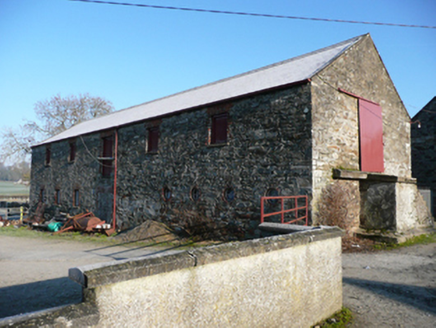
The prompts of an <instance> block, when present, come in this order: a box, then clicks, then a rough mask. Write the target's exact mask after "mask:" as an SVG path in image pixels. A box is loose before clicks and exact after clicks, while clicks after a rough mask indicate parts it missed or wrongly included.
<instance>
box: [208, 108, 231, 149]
mask: <svg viewBox="0 0 436 328" xmlns="http://www.w3.org/2000/svg"><path fill="white" fill-rule="evenodd" d="M227 121H228V114H227V113H222V114H217V115H214V116H212V127H211V139H210V143H211V144H224V143H227V125H228V122H227Z"/></svg>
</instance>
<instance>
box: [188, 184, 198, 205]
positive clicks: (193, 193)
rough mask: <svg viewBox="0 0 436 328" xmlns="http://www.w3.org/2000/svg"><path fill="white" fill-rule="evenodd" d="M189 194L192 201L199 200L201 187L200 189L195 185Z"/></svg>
mask: <svg viewBox="0 0 436 328" xmlns="http://www.w3.org/2000/svg"><path fill="white" fill-rule="evenodd" d="M189 196H190V198H191V200H192V201H194V202H198V200H199V199H200V189H198V188H197V187H193V188H192V189H191V192H190V194H189Z"/></svg>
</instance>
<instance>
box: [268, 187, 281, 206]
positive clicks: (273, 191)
mask: <svg viewBox="0 0 436 328" xmlns="http://www.w3.org/2000/svg"><path fill="white" fill-rule="evenodd" d="M278 195H279V191H278V190H277V189H276V188H268V190H267V191H266V193H265V196H267V197H277V196H278ZM267 202H268V204H270V205H275V204H277V203H278V202H279V200H278V199H268V200H267Z"/></svg>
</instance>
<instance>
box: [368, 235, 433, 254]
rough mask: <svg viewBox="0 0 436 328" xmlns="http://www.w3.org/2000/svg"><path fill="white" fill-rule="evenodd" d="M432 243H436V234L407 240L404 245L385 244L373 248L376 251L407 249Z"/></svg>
mask: <svg viewBox="0 0 436 328" xmlns="http://www.w3.org/2000/svg"><path fill="white" fill-rule="evenodd" d="M432 243H436V232H435V233H431V234H424V235H420V236H416V237H412V238H409V239H407V240H406V241H405V242H404V243H400V244H385V243H382V244H377V245H374V248H375V249H378V250H392V249H397V248H401V247H408V246H413V245H426V244H432Z"/></svg>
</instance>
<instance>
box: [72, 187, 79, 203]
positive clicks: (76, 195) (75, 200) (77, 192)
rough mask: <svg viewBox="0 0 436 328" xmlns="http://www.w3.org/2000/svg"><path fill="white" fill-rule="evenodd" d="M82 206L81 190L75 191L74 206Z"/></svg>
mask: <svg viewBox="0 0 436 328" xmlns="http://www.w3.org/2000/svg"><path fill="white" fill-rule="evenodd" d="M79 205H80V191H79V189H74V191H73V206H74V207H78V206H79Z"/></svg>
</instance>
